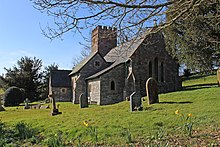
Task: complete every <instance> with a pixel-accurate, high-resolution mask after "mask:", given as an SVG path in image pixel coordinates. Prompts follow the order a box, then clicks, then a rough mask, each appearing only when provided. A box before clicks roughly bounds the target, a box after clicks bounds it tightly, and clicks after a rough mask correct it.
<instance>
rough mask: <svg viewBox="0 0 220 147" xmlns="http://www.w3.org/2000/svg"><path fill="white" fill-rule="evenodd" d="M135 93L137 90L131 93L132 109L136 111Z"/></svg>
mask: <svg viewBox="0 0 220 147" xmlns="http://www.w3.org/2000/svg"><path fill="white" fill-rule="evenodd" d="M134 95H135V92H133V93H132V94H131V95H130V98H129V99H130V111H131V112H132V111H134V108H135V100H134Z"/></svg>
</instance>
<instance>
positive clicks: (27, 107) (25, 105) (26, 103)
mask: <svg viewBox="0 0 220 147" xmlns="http://www.w3.org/2000/svg"><path fill="white" fill-rule="evenodd" d="M29 102H30V101H29V100H28V98H26V99H25V100H24V109H30V108H31V107H30V106H29V104H28V103H29Z"/></svg>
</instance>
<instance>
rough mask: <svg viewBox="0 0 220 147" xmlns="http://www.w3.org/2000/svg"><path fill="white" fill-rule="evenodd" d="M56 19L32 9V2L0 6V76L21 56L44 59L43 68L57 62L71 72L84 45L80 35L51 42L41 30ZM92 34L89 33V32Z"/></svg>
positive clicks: (7, 0)
mask: <svg viewBox="0 0 220 147" xmlns="http://www.w3.org/2000/svg"><path fill="white" fill-rule="evenodd" d="M48 24H49V25H52V24H53V19H52V18H50V17H48V16H47V14H46V13H41V12H40V11H39V10H37V9H35V8H34V7H33V3H32V2H31V1H30V0H1V3H0V74H1V75H2V74H3V73H5V72H6V71H5V70H4V67H6V68H11V67H13V66H14V65H16V63H17V61H18V60H20V59H21V57H24V56H27V57H31V58H33V57H36V58H38V59H41V60H42V62H43V67H45V66H47V65H50V64H52V63H56V64H58V65H59V69H72V66H73V64H72V62H73V58H74V56H79V55H80V51H81V50H82V49H83V46H82V45H80V44H79V42H81V43H83V42H85V41H84V40H83V38H82V37H81V36H80V35H77V34H75V35H74V34H72V33H67V34H66V35H64V36H63V38H62V40H61V39H55V40H52V41H51V40H50V39H48V38H46V37H45V36H44V35H43V34H42V31H41V27H42V28H45V27H46V26H47V25H48ZM88 34H89V33H88Z"/></svg>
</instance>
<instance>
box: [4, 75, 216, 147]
mask: <svg viewBox="0 0 220 147" xmlns="http://www.w3.org/2000/svg"><path fill="white" fill-rule="evenodd" d="M183 86H184V89H183V90H182V91H178V92H172V93H167V94H160V95H159V99H160V103H158V104H153V105H148V102H147V101H143V106H144V110H143V111H138V112H130V111H129V102H127V101H125V102H122V103H118V104H114V105H108V106H96V105H91V106H89V108H84V109H80V108H79V105H74V104H72V103H59V104H60V109H59V110H60V111H61V112H62V113H63V114H61V115H57V116H53V117H52V116H50V110H49V109H42V110H39V109H31V110H23V106H21V107H9V108H6V110H7V111H5V112H0V114H1V115H0V119H1V120H2V122H5V123H6V124H7V125H9V126H13V125H14V124H16V123H18V122H25V123H28V124H30V125H31V126H32V127H33V128H35V129H37V130H38V132H39V134H40V135H41V136H44V138H47V137H48V136H50V135H54V134H57V132H62V133H61V134H62V138H63V140H65V141H71V144H77V142H79V140H80V142H81V143H83V144H96V143H98V144H99V145H119V146H121V145H124V144H126V143H133V144H145V145H146V144H152V145H155V144H157V145H158V144H159V145H161V146H162V145H165V144H169V145H174V146H175V145H176V144H177V145H184V144H191V145H194V144H197V145H199V144H205V145H207V144H211V143H215V144H218V143H219V144H220V142H219V140H220V128H219V125H220V115H219V112H220V99H219V96H220V88H219V87H217V84H216V76H205V77H196V76H194V77H193V78H189V79H188V80H185V81H184V82H183ZM145 99H147V98H145ZM176 110H179V111H178V113H180V114H181V115H176V114H175V111H176ZM188 114H192V115H190V116H191V117H190V118H189V119H188V120H187V121H184V120H182V118H183V116H184V117H185V118H184V119H186V118H187V115H188ZM190 119H191V122H192V124H193V125H192V137H190V135H188V132H187V130H185V131H184V130H183V126H185V125H188V124H189V120H190ZM84 121H87V122H88V124H89V126H91V127H92V128H93V129H94V127H95V128H96V131H97V132H96V131H95V132H96V133H95V134H96V135H94V133H93V135H91V130H92V129H91V130H89V128H88V127H86V126H85V125H84ZM184 128H185V127H184ZM94 136H97V139H98V140H96V141H95V142H94V140H93V139H94V138H93V137H94ZM204 137H205V138H204ZM79 138H80V139H79ZM218 139H219V140H218ZM65 141H63V142H65ZM63 144H65V143H63ZM66 145H67V144H66Z"/></svg>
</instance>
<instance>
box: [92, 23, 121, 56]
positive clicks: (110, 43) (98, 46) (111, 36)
mask: <svg viewBox="0 0 220 147" xmlns="http://www.w3.org/2000/svg"><path fill="white" fill-rule="evenodd" d="M116 46H117V29H116V28H111V27H106V26H97V27H96V28H95V29H94V30H93V31H92V52H96V51H98V52H99V53H100V54H101V55H102V56H103V57H104V56H105V55H106V54H107V53H108V52H109V51H110V50H111V49H112V48H114V47H116Z"/></svg>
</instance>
